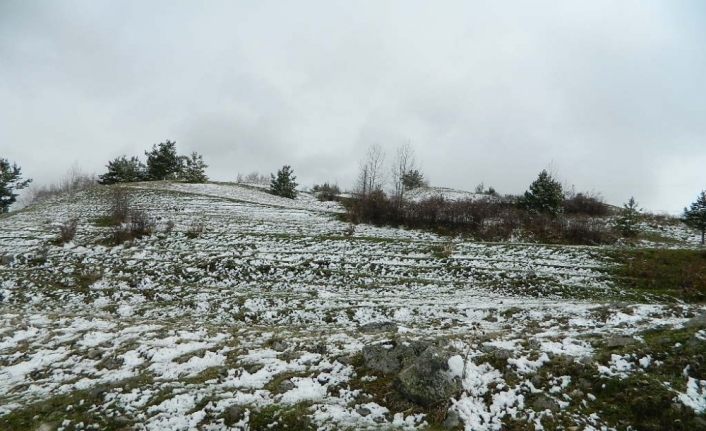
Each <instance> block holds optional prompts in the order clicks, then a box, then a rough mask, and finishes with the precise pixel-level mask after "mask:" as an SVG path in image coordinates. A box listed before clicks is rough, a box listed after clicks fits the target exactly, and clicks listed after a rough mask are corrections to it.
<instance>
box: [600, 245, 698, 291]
mask: <svg viewBox="0 0 706 431" xmlns="http://www.w3.org/2000/svg"><path fill="white" fill-rule="evenodd" d="M612 257H613V258H614V259H615V260H616V261H617V262H618V265H617V266H616V268H615V269H614V271H613V273H614V275H615V276H616V277H617V281H618V284H619V285H621V286H622V287H625V288H629V289H635V290H639V291H642V292H644V293H651V294H658V295H666V296H672V297H675V298H678V299H680V300H683V301H687V302H706V250H667V249H642V250H639V249H635V250H618V251H615V252H613V256H612Z"/></svg>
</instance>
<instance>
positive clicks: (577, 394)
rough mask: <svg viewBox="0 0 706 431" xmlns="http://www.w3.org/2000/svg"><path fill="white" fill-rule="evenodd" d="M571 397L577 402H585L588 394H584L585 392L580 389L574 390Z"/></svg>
mask: <svg viewBox="0 0 706 431" xmlns="http://www.w3.org/2000/svg"><path fill="white" fill-rule="evenodd" d="M569 396H570V397H571V398H573V399H575V400H583V399H584V398H585V396H586V394H584V393H583V391H582V390H580V389H574V390H573V391H571V393H570V394H569Z"/></svg>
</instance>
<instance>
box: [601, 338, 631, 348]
mask: <svg viewBox="0 0 706 431" xmlns="http://www.w3.org/2000/svg"><path fill="white" fill-rule="evenodd" d="M635 343H637V340H636V339H634V338H632V337H628V336H625V335H613V336H612V337H609V338H608V339H607V340H606V341H605V345H606V347H609V348H613V347H625V346H629V345H630V344H635Z"/></svg>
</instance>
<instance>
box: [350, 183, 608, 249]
mask: <svg viewBox="0 0 706 431" xmlns="http://www.w3.org/2000/svg"><path fill="white" fill-rule="evenodd" d="M397 203H398V202H397V201H396V200H395V199H389V198H388V197H387V196H386V195H385V194H384V193H383V192H382V191H376V192H372V193H370V194H368V195H366V196H360V197H358V198H357V199H353V200H351V201H344V205H345V206H346V209H347V218H348V220H349V221H350V222H354V223H357V222H363V223H371V224H375V225H392V226H397V225H404V226H406V227H409V228H417V229H430V230H434V231H436V232H438V233H441V234H467V235H471V236H473V237H474V238H476V239H480V240H487V241H500V240H507V239H510V238H511V237H512V236H513V235H514V234H516V233H518V232H524V234H526V235H528V236H530V237H532V238H534V239H535V240H538V241H543V242H550V243H570V244H587V245H593V244H606V243H611V242H613V241H614V240H615V238H614V237H613V235H611V232H610V230H609V229H607V228H606V226H605V224H604V223H602V222H601V221H600V220H593V219H590V218H584V217H561V216H554V215H550V214H541V213H535V212H530V211H526V210H523V209H521V208H518V207H517V206H516V205H515V204H514V203H513V202H512V201H509V200H501V199H498V198H494V197H490V196H488V197H486V198H484V199H474V200H472V199H467V200H459V201H449V200H446V199H444V198H443V197H431V198H428V199H425V200H422V201H419V202H409V201H403V202H402V204H401V205H397Z"/></svg>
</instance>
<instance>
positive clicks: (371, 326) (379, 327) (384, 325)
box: [358, 322, 397, 334]
mask: <svg viewBox="0 0 706 431" xmlns="http://www.w3.org/2000/svg"><path fill="white" fill-rule="evenodd" d="M358 330H359V331H360V332H362V333H364V334H376V333H380V332H397V325H396V324H395V323H393V322H372V323H366V324H365V325H362V326H361V327H360V328H358Z"/></svg>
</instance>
